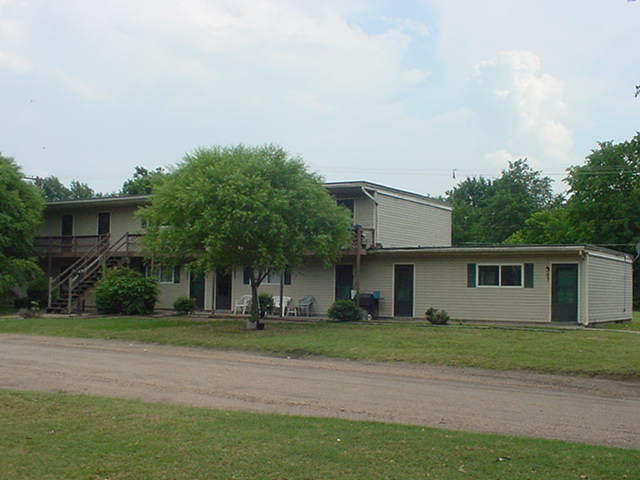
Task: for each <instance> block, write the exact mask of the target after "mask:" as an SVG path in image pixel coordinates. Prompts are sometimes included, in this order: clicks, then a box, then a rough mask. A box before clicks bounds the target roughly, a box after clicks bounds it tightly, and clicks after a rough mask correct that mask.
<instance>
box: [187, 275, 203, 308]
mask: <svg viewBox="0 0 640 480" xmlns="http://www.w3.org/2000/svg"><path fill="white" fill-rule="evenodd" d="M189 297H190V298H195V299H196V309H197V310H204V275H203V274H202V273H195V272H191V273H190V274H189Z"/></svg>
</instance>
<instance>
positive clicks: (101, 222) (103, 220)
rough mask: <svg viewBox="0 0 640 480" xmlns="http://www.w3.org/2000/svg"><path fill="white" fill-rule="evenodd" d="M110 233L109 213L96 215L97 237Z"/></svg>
mask: <svg viewBox="0 0 640 480" xmlns="http://www.w3.org/2000/svg"><path fill="white" fill-rule="evenodd" d="M109 233H111V213H109V212H100V213H98V235H108V234H109Z"/></svg>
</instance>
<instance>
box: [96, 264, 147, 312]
mask: <svg viewBox="0 0 640 480" xmlns="http://www.w3.org/2000/svg"><path fill="white" fill-rule="evenodd" d="M157 298H158V287H157V285H156V282H155V280H152V279H151V278H147V277H145V276H144V275H143V274H141V273H140V272H136V271H135V270H132V269H130V268H126V267H118V268H113V269H108V270H105V272H104V274H103V276H102V278H101V279H100V280H99V281H98V283H97V285H96V307H97V308H98V311H99V312H101V313H119V314H124V315H144V314H147V313H151V312H153V307H154V306H155V303H156V300H157Z"/></svg>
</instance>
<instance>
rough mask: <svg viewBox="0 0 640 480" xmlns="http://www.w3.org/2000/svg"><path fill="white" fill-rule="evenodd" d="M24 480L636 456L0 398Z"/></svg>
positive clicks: (579, 467)
mask: <svg viewBox="0 0 640 480" xmlns="http://www.w3.org/2000/svg"><path fill="white" fill-rule="evenodd" d="M0 406H1V408H2V415H1V416H0V431H1V432H2V435H0V451H1V452H2V455H0V472H2V474H1V475H2V478H3V479H4V480H15V479H20V480H25V479H38V480H47V479H56V480H57V479H68V480H73V479H83V480H85V479H86V480H104V479H110V480H126V479H136V480H137V479H173V480H179V479H190V480H192V479H193V480H194V479H274V480H282V479H289V480H294V479H341V480H349V479H389V478H393V479H405V478H406V479H426V478H428V479H434V480H438V479H461V478H473V479H496V480H500V479H509V480H511V479H516V478H517V479H536V480H539V479H545V480H551V479H562V480H565V479H589V480H596V479H616V480H618V479H625V478H627V479H632V478H637V475H638V465H639V462H640V452H639V451H637V450H625V449H617V448H606V447H598V446H589V445H582V444H573V443H568V442H559V441H550V440H536V439H522V438H514V437H507V436H498V435H484V434H471V433H461V432H448V431H443V430H436V429H431V428H423V427H415V426H399V425H390V424H379V423H371V422H350V421H345V420H336V419H317V418H298V417H288V416H275V415H264V414H251V413H243V412H225V411H216V410H208V409H200V408H190V407H182V406H172V405H162V404H149V403H143V402H138V401H128V400H115V399H106V398H94V397H87V396H78V395H67V394H62V393H24V392H11V391H3V390H0Z"/></svg>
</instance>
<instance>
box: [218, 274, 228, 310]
mask: <svg viewBox="0 0 640 480" xmlns="http://www.w3.org/2000/svg"><path fill="white" fill-rule="evenodd" d="M215 309H216V310H231V274H229V273H228V272H227V273H225V272H221V271H220V270H216V291H215Z"/></svg>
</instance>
